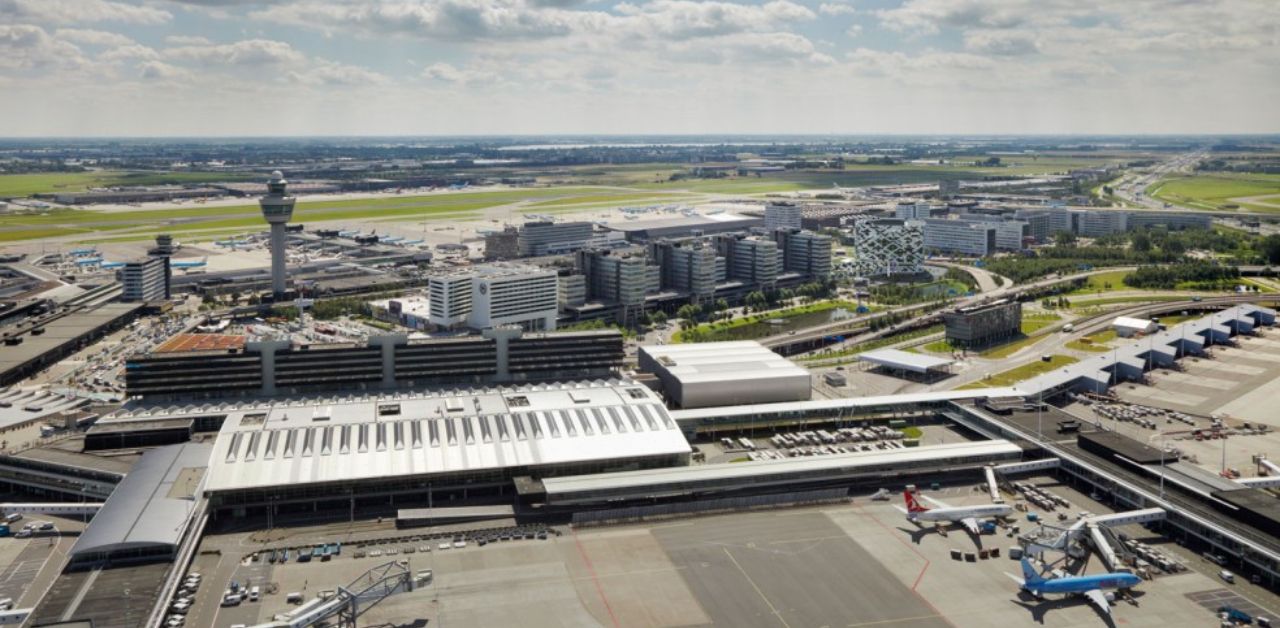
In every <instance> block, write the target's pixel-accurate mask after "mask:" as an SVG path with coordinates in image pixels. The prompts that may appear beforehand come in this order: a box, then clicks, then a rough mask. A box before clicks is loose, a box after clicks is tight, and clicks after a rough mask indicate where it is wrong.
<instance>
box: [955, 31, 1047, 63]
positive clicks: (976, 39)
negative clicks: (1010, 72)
mask: <svg viewBox="0 0 1280 628" xmlns="http://www.w3.org/2000/svg"><path fill="white" fill-rule="evenodd" d="M964 47H965V49H966V50H968V51H970V52H973V53H977V54H988V55H996V56H1002V57H1011V56H1019V55H1027V54H1034V53H1036V52H1039V51H1040V44H1039V43H1038V42H1037V41H1036V38H1035V37H1034V36H1032V35H1030V34H1028V33H1021V32H1016V31H973V32H969V33H967V34H965V36H964Z"/></svg>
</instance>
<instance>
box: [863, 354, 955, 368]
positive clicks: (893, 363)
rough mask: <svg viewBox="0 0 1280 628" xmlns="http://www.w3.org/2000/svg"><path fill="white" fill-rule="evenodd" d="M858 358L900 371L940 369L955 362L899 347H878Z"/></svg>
mask: <svg viewBox="0 0 1280 628" xmlns="http://www.w3.org/2000/svg"><path fill="white" fill-rule="evenodd" d="M858 360H860V361H862V362H870V363H872V364H876V365H879V366H884V367H888V368H891V369H896V370H899V371H912V372H914V373H928V372H930V371H937V370H938V369H942V368H946V367H948V366H950V365H951V363H952V362H953V361H952V360H948V359H946V358H935V357H933V356H928V355H921V354H919V353H908V352H906V351H899V350H898V349H877V350H875V351H867V352H866V353H859V354H858Z"/></svg>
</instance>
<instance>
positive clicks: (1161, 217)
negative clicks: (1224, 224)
mask: <svg viewBox="0 0 1280 628" xmlns="http://www.w3.org/2000/svg"><path fill="white" fill-rule="evenodd" d="M1149 227H1164V228H1166V229H1169V230H1170V231H1181V230H1183V229H1212V228H1213V216H1210V215H1209V214H1190V213H1181V214H1177V213H1172V212H1166V211H1159V212H1133V213H1130V214H1129V228H1130V229H1144V228H1149Z"/></svg>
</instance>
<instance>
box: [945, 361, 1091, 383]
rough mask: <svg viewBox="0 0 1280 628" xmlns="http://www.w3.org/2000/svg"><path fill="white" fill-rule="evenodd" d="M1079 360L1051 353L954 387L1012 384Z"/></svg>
mask: <svg viewBox="0 0 1280 628" xmlns="http://www.w3.org/2000/svg"><path fill="white" fill-rule="evenodd" d="M1079 361H1080V360H1078V359H1076V358H1074V357H1071V356H1069V355H1051V356H1049V361H1048V362H1045V361H1043V360H1036V361H1035V362H1029V363H1027V364H1023V365H1022V366H1019V367H1017V368H1012V369H1009V370H1007V371H1004V372H1003V373H997V374H995V375H991V376H988V377H987V378H986V379H982V380H979V381H976V382H970V383H968V384H965V385H964V386H960V387H958V388H956V390H972V389H975V388H988V387H997V386H1012V385H1014V384H1016V383H1018V382H1021V381H1025V380H1028V379H1031V378H1032V377H1035V376H1037V375H1041V374H1044V373H1048V372H1049V371H1052V370H1054V369H1057V368H1061V367H1064V366H1067V365H1069V364H1075V363H1076V362H1079Z"/></svg>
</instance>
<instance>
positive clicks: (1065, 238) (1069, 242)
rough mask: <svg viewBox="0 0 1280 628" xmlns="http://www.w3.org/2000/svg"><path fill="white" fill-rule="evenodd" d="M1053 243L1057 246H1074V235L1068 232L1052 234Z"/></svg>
mask: <svg viewBox="0 0 1280 628" xmlns="http://www.w3.org/2000/svg"><path fill="white" fill-rule="evenodd" d="M1053 243H1054V244H1055V245H1057V246H1075V244H1076V234H1074V233H1071V232H1070V231H1058V232H1056V233H1054V234H1053Z"/></svg>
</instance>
